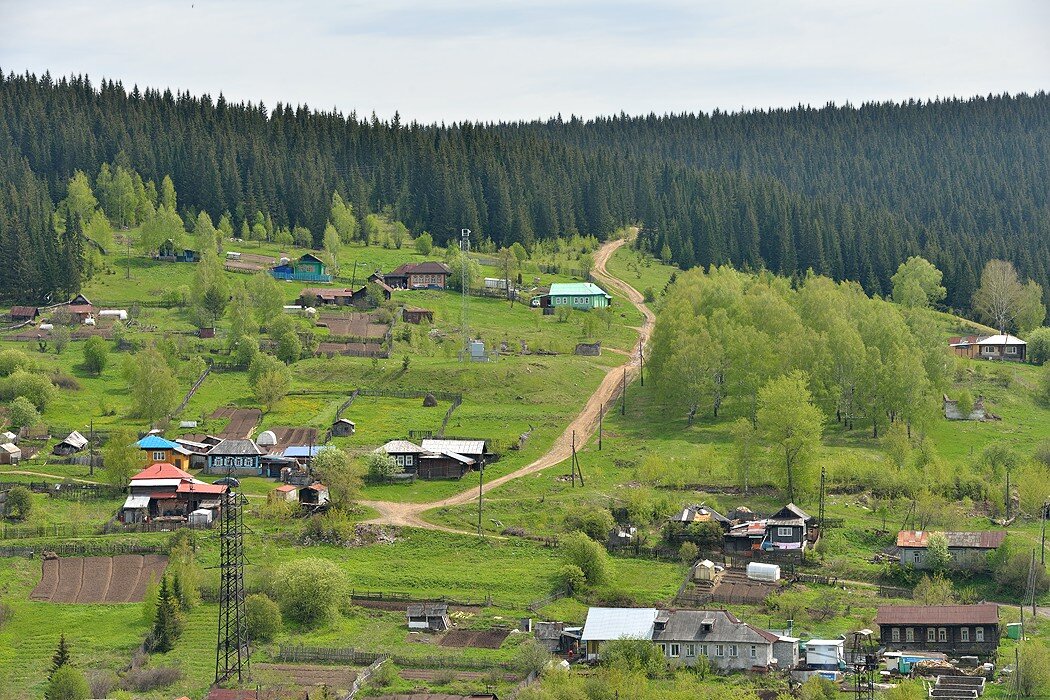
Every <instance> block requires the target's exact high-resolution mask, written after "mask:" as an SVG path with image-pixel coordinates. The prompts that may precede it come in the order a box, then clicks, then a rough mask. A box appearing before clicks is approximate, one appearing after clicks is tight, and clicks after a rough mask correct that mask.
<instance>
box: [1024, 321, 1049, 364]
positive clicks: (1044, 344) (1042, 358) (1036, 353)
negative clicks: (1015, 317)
mask: <svg viewBox="0 0 1050 700" xmlns="http://www.w3.org/2000/svg"><path fill="white" fill-rule="evenodd" d="M1025 341H1026V342H1027V343H1028V347H1027V357H1028V361H1029V362H1034V363H1035V364H1037V365H1041V364H1044V363H1046V361H1047V360H1050V328H1047V327H1045V326H1044V327H1042V328H1036V329H1035V330H1033V331H1032V332H1030V333H1029V334H1028V336H1027V337H1025Z"/></svg>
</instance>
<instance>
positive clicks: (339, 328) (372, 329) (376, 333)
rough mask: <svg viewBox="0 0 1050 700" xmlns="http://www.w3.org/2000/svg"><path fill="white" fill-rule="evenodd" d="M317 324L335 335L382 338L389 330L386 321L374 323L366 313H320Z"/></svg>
mask: <svg viewBox="0 0 1050 700" xmlns="http://www.w3.org/2000/svg"><path fill="white" fill-rule="evenodd" d="M317 325H318V326H320V327H322V328H327V329H328V332H329V333H331V334H332V335H335V336H346V337H353V338H382V337H384V336H385V335H386V334H387V333H388V332H389V331H390V325H389V324H387V323H374V322H373V321H372V317H371V316H370V315H368V314H355V313H350V314H338V315H336V314H321V317H320V318H318V319H317Z"/></svg>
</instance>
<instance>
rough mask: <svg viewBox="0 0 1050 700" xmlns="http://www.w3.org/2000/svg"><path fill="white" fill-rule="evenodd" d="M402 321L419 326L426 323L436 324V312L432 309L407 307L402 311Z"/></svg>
mask: <svg viewBox="0 0 1050 700" xmlns="http://www.w3.org/2000/svg"><path fill="white" fill-rule="evenodd" d="M401 320H402V321H404V322H405V323H414V324H416V325H419V324H420V323H423V322H424V321H426V322H427V323H433V322H434V312H433V311H431V310H430V309H420V308H418V307H415V306H406V307H404V308H403V309H401Z"/></svg>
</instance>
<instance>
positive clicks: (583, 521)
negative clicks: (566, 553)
mask: <svg viewBox="0 0 1050 700" xmlns="http://www.w3.org/2000/svg"><path fill="white" fill-rule="evenodd" d="M615 524H616V523H615V522H614V521H613V517H612V513H610V512H609V509H608V508H598V507H595V506H584V507H582V508H579V509H577V510H575V511H573V512H571V513H569V514H568V515H566V516H565V530H566V531H568V532H582V533H584V534H585V535H587V536H588V537H590V538H591V539H592V540H595V541H598V542H604V541H605V540H606V538H608V537H609V531H610V530H612V528H613V526H614V525H615Z"/></svg>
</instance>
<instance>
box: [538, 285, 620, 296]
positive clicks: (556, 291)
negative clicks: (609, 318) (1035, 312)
mask: <svg viewBox="0 0 1050 700" xmlns="http://www.w3.org/2000/svg"><path fill="white" fill-rule="evenodd" d="M596 295H601V296H604V297H605V298H606V299H612V297H611V296H609V295H608V294H606V293H605V290H604V289H602V288H601V287H599V286H598V285H596V284H594V283H592V282H555V283H554V284H552V285H551V291H550V296H552V297H564V296H578V297H586V296H596Z"/></svg>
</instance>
